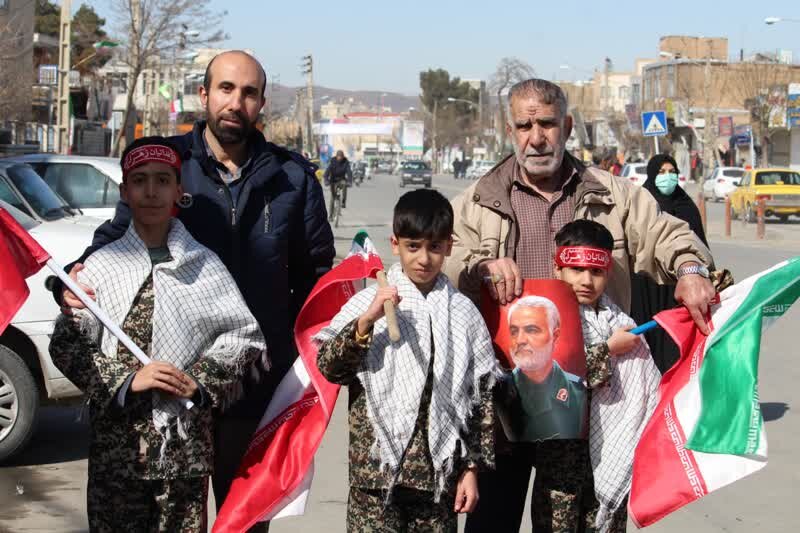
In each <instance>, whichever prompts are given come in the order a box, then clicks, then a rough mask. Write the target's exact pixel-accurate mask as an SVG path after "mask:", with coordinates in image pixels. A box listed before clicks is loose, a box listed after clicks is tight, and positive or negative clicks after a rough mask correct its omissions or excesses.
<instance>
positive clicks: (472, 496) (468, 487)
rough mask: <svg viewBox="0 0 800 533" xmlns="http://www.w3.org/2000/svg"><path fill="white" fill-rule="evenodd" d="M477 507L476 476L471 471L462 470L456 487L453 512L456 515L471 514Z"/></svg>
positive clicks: (473, 471)
mask: <svg viewBox="0 0 800 533" xmlns="http://www.w3.org/2000/svg"><path fill="white" fill-rule="evenodd" d="M477 505H478V474H477V473H476V472H475V470H473V469H467V470H464V471H463V472H462V473H461V476H460V477H459V478H458V485H456V502H455V507H454V508H453V510H454V511H455V512H457V513H471V512H472V511H474V510H475V506H477Z"/></svg>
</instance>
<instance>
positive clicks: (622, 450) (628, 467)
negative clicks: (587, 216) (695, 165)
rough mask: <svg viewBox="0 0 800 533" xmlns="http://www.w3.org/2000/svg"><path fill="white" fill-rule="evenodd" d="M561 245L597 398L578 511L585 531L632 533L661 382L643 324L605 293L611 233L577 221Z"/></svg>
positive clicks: (561, 274)
mask: <svg viewBox="0 0 800 533" xmlns="http://www.w3.org/2000/svg"><path fill="white" fill-rule="evenodd" d="M556 245H557V246H558V248H557V249H556V255H555V277H556V278H558V279H560V280H562V281H564V282H566V283H568V284H569V285H570V286H571V287H572V289H573V291H575V296H576V297H577V298H578V303H579V304H580V313H581V325H582V327H583V340H584V343H585V345H586V363H587V383H588V387H589V392H590V398H591V400H590V409H589V457H590V459H591V468H589V465H587V464H585V461H584V462H583V465H584V467H585V468H586V470H587V472H586V474H587V475H586V483H585V490H583V491H582V493H581V494H580V497H579V498H577V500H576V501H575V502H574V503H573V509H571V511H572V512H574V513H575V516H576V517H585V522H584V523H583V524H581V527H579V530H580V531H583V530H584V528H589V529H591V528H592V527H595V528H596V530H597V531H603V532H606V531H612V532H616V531H625V528H626V524H627V519H628V517H627V509H626V507H627V505H626V504H627V497H628V492H629V491H630V484H631V475H632V465H633V451H634V449H635V448H636V443H637V442H638V440H639V437H640V435H641V433H642V431H643V430H644V426H645V424H646V423H647V420H648V419H649V418H650V415H651V414H652V412H653V409H654V408H655V406H656V403H657V393H658V384H659V381H660V377H661V376H660V373H659V372H658V369H657V368H656V366H655V363H654V362H653V360H652V357H651V355H650V349H649V348H648V346H647V343H646V342H644V341H643V340H642V338H641V337H639V336H637V335H634V334H632V333H630V330H631V329H633V328H634V327H635V326H636V324H635V323H634V322H633V320H632V319H631V318H630V317H629V316H628V315H626V314H625V313H624V312H622V310H621V309H620V308H619V307H617V305H616V304H615V303H614V302H612V301H611V299H610V298H609V297H608V295H606V294H605V290H606V286H607V285H608V280H609V278H610V276H611V275H612V270H613V266H614V258H613V257H612V253H613V251H614V238H613V237H612V236H611V233H610V232H609V231H608V229H606V228H605V227H604V226H602V225H601V224H598V223H597V222H594V221H591V220H576V221H573V222H570V223H569V224H567V225H566V226H564V227H563V228H562V229H561V231H559V232H558V233H557V234H556ZM592 485H594V490H592ZM561 511H563V510H561ZM535 512H536V510H535Z"/></svg>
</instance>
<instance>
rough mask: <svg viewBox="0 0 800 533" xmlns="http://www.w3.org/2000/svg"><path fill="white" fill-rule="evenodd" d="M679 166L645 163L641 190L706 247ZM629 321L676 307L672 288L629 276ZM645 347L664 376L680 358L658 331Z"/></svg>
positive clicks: (661, 157)
mask: <svg viewBox="0 0 800 533" xmlns="http://www.w3.org/2000/svg"><path fill="white" fill-rule="evenodd" d="M678 174H679V169H678V164H677V163H676V162H675V159H673V158H672V157H671V156H669V155H666V154H658V155H655V156H653V157H652V158H651V159H650V161H649V162H648V163H647V180H645V182H644V185H643V187H644V188H645V189H646V190H647V191H649V192H650V194H652V195H653V198H655V200H656V202H658V206H659V207H660V208H661V211H663V212H664V213H667V214H669V215H672V216H674V217H675V218H679V219H680V220H683V221H684V222H686V223H687V224H689V228H690V229H691V230H692V231H693V232H694V234H695V235H697V238H698V239H700V240H701V241H702V242H703V244H705V245H706V246H708V241H707V240H706V234H705V231H704V230H703V223H702V221H701V219H700V211H699V210H698V209H697V206H696V205H695V203H694V202H693V201H692V199H691V198H689V195H688V194H686V191H684V190H683V188H682V187H680V186H679V185H678ZM631 289H632V291H631V294H632V295H633V297H632V298H631V317H632V318H633V319H634V320H635V321H636V323H637V324H644V323H645V322H647V321H649V320H651V319H652V318H653V316H654V315H656V314H658V313H660V312H661V311H664V310H665V309H671V308H673V307H675V306H676V305H678V303H677V302H676V301H675V285H673V284H671V283H669V284H659V283H656V282H655V281H653V279H652V278H651V277H649V276H646V275H642V274H636V273H634V274H633V275H632V276H631ZM645 338H646V339H647V344H648V345H650V351H651V352H652V353H653V360H654V361H655V362H656V366H657V367H658V369H659V370H660V371H661V373H662V374H663V373H664V372H666V371H667V370H669V369H670V367H671V366H672V365H673V364H675V362H676V361H677V360H678V357H680V351H679V350H678V346H677V345H676V344H675V342H674V341H673V340H672V338H671V337H670V336H669V335H668V334H667V333H666V332H665V331H664V330H663V329H661V328H656V329H652V330H650V331H648V332H647V333H645Z"/></svg>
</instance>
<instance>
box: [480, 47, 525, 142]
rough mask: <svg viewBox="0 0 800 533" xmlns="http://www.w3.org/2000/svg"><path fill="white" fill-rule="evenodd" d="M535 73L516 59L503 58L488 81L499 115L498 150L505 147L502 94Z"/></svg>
mask: <svg viewBox="0 0 800 533" xmlns="http://www.w3.org/2000/svg"><path fill="white" fill-rule="evenodd" d="M535 75H536V72H535V71H534V70H533V67H532V66H530V65H529V64H527V63H526V62H524V61H522V60H521V59H517V58H516V57H504V58H503V59H501V60H500V62H499V63H498V64H497V68H496V69H495V71H494V73H493V74H492V76H491V78H490V79H489V90H490V91H493V92H494V93H495V95H496V96H497V107H498V110H499V113H500V124H501V126H500V139H501V140H500V149H501V150H503V149H505V146H506V129H505V124H506V106H505V104H504V102H503V93H504V92H506V91H507V90H508V89H510V88H511V86H512V85H514V84H515V83H517V82H519V81H522V80H527V79H529V78H533V77H534V76H535Z"/></svg>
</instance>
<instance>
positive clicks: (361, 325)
mask: <svg viewBox="0 0 800 533" xmlns="http://www.w3.org/2000/svg"><path fill="white" fill-rule="evenodd" d="M400 300H402V298H400V295H399V294H397V287H394V286H389V287H378V292H377V293H375V299H373V300H372V303H371V304H369V307H368V308H367V310H366V311H364V314H363V315H361V316H360V317H358V323H357V324H356V329H357V330H358V334H359V335H366V334H367V332H368V331H369V329H370V328H371V327H372V325H373V324H375V322H377V321H378V320H380V319H381V318H383V314H384V311H383V304H384V302H392V303H393V304H394V306H395V307H397V306H398V305H400Z"/></svg>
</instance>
